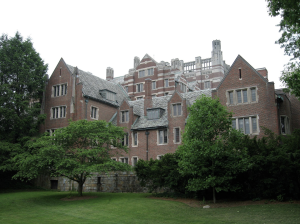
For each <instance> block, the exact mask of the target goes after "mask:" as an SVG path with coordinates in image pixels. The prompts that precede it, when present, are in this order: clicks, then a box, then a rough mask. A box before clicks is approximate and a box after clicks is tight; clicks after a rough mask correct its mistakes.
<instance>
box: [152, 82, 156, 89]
mask: <svg viewBox="0 0 300 224" xmlns="http://www.w3.org/2000/svg"><path fill="white" fill-rule="evenodd" d="M152 89H156V82H155V81H153V82H152Z"/></svg>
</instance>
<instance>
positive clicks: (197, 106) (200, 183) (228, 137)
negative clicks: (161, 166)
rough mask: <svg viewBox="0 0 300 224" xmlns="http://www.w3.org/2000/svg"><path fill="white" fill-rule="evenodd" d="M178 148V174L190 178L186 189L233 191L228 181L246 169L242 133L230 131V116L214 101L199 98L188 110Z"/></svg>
mask: <svg viewBox="0 0 300 224" xmlns="http://www.w3.org/2000/svg"><path fill="white" fill-rule="evenodd" d="M188 110H189V116H188V120H187V124H186V126H185V131H184V134H183V144H182V145H181V146H179V149H178V153H179V156H180V161H179V171H180V173H181V174H182V175H187V176H190V179H189V181H188V185H187V189H188V190H190V191H198V190H205V189H209V188H212V191H213V199H214V202H215V201H216V197H215V191H217V192H219V191H236V190H237V189H238V188H239V186H238V185H234V184H233V182H232V180H233V179H235V178H236V176H237V174H238V173H240V172H243V171H245V170H247V169H248V167H249V164H248V159H247V152H246V149H245V148H244V147H241V146H242V144H241V143H242V142H241V140H242V135H243V134H242V133H240V132H238V131H236V130H233V129H232V128H231V123H232V119H231V117H232V115H231V113H229V112H228V111H227V110H226V108H225V107H224V106H222V105H221V104H220V102H219V100H218V99H212V98H210V97H206V96H204V95H203V96H202V97H201V98H200V99H198V100H197V101H196V102H195V103H194V104H193V105H192V106H191V107H189V109H188Z"/></svg>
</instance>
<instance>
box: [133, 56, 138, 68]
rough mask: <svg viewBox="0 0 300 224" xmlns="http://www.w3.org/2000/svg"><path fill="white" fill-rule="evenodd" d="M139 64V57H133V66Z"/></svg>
mask: <svg viewBox="0 0 300 224" xmlns="http://www.w3.org/2000/svg"><path fill="white" fill-rule="evenodd" d="M139 64H140V58H139V57H136V56H135V57H134V62H133V67H134V68H136V67H137V66H138V65H139Z"/></svg>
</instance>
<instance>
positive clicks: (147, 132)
mask: <svg viewBox="0 0 300 224" xmlns="http://www.w3.org/2000/svg"><path fill="white" fill-rule="evenodd" d="M149 134H150V133H149V131H148V130H146V132H145V135H146V136H147V137H146V139H147V141H146V145H147V150H146V160H147V161H148V154H149V150H148V137H149Z"/></svg>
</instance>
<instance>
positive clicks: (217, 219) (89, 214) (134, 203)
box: [0, 191, 300, 224]
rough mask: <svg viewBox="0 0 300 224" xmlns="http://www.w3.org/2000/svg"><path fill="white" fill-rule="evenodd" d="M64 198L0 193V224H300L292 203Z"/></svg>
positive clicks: (99, 195) (128, 196)
mask: <svg viewBox="0 0 300 224" xmlns="http://www.w3.org/2000/svg"><path fill="white" fill-rule="evenodd" d="M68 195H69V193H66V192H54V191H28V192H26V191H23V192H9V193H4V192H3V193H0V223H31V224H32V223H300V205H299V204H295V203H291V204H259V205H246V206H238V207H225V208H210V209H203V208H202V206H201V207H190V206H188V205H186V204H184V203H182V202H176V201H169V200H159V199H153V198H148V196H149V194H140V193H84V195H86V196H90V198H89V199H86V200H68V198H67V197H68ZM73 195H74V196H75V193H73ZM95 196H96V197H95ZM62 198H67V200H61V199H62Z"/></svg>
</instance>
